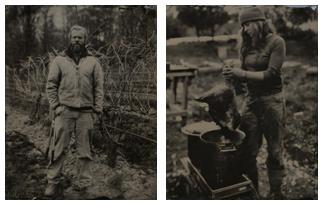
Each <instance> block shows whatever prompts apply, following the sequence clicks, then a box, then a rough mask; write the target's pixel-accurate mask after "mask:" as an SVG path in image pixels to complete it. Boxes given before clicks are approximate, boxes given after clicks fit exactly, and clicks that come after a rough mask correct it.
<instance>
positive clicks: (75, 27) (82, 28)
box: [68, 25, 88, 42]
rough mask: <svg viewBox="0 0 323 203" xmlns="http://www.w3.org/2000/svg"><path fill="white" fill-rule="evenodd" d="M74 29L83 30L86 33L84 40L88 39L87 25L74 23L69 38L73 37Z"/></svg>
mask: <svg viewBox="0 0 323 203" xmlns="http://www.w3.org/2000/svg"><path fill="white" fill-rule="evenodd" d="M73 30H76V31H83V33H84V41H85V42H86V41H87V38H88V32H87V29H86V28H85V27H82V26H80V25H73V26H72V27H71V29H70V32H69V34H68V37H69V39H71V37H72V31H73Z"/></svg>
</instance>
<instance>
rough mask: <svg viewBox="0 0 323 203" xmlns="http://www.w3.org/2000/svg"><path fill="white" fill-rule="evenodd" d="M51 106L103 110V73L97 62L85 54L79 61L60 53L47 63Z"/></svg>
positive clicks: (47, 89)
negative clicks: (76, 61) (48, 64)
mask: <svg viewBox="0 0 323 203" xmlns="http://www.w3.org/2000/svg"><path fill="white" fill-rule="evenodd" d="M46 92H47V97H48V100H49V104H50V106H51V108H53V109H55V108H56V107H58V106H59V105H65V106H68V107H72V108H80V109H82V108H83V109H86V108H92V109H93V110H94V111H95V112H101V111H102V109H103V73H102V68H101V65H100V63H99V61H98V60H97V59H96V58H95V57H93V56H89V55H86V56H84V57H82V58H81V59H80V61H79V64H76V63H75V61H74V60H73V59H72V58H70V57H69V56H68V55H66V54H63V55H61V56H57V57H56V58H55V59H54V60H53V62H52V63H51V64H50V67H49V73H48V80H47V85H46Z"/></svg>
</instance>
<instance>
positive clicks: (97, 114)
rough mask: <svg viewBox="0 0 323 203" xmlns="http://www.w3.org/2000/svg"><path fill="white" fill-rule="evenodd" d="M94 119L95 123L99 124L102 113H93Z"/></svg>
mask: <svg viewBox="0 0 323 203" xmlns="http://www.w3.org/2000/svg"><path fill="white" fill-rule="evenodd" d="M92 119H93V124H94V125H98V124H100V120H101V113H96V112H94V113H92Z"/></svg>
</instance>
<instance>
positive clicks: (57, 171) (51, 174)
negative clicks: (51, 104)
mask: <svg viewBox="0 0 323 203" xmlns="http://www.w3.org/2000/svg"><path fill="white" fill-rule="evenodd" d="M92 129H93V119H92V114H91V113H90V112H81V111H77V110H71V109H70V108H68V107H64V110H63V112H62V113H61V114H60V115H58V116H57V117H56V118H55V127H54V134H55V135H54V136H55V139H54V141H55V144H54V150H53V151H54V154H53V157H52V160H51V162H50V165H49V166H48V171H47V179H48V183H49V184H58V183H59V181H60V176H61V172H62V168H63V164H64V160H65V157H66V153H67V150H68V148H69V143H70V139H71V136H72V134H73V133H74V134H75V141H76V147H77V158H78V165H77V172H78V181H79V183H80V184H82V185H90V184H91V181H92V175H91V169H90V163H91V160H92V156H91V149H90V134H91V130H92Z"/></svg>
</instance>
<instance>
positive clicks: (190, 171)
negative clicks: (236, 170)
mask: <svg viewBox="0 0 323 203" xmlns="http://www.w3.org/2000/svg"><path fill="white" fill-rule="evenodd" d="M181 162H182V164H183V166H184V168H185V170H186V172H187V174H186V177H187V179H188V183H189V184H190V185H191V186H192V188H194V189H197V190H198V191H199V192H201V193H202V194H204V195H206V196H207V198H209V199H226V198H230V197H234V196H237V195H240V194H243V193H248V192H255V193H256V191H254V187H253V185H252V182H251V180H250V179H249V178H248V177H247V176H245V175H242V177H241V179H240V180H237V183H236V184H233V185H230V186H226V187H222V188H211V187H210V186H209V185H208V184H207V182H206V180H205V179H204V177H203V176H202V175H201V173H200V172H199V170H198V169H197V168H196V167H195V166H194V165H193V164H192V163H191V161H190V159H189V158H188V157H185V158H182V159H181Z"/></svg>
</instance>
